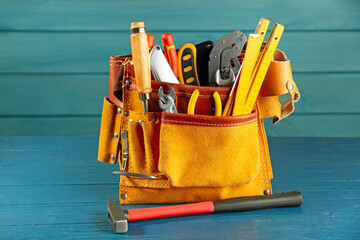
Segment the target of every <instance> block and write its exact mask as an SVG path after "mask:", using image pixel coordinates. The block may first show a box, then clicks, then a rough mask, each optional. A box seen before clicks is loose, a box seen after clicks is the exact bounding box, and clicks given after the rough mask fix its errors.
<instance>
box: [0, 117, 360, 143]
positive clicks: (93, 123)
mask: <svg viewBox="0 0 360 240" xmlns="http://www.w3.org/2000/svg"><path fill="white" fill-rule="evenodd" d="M100 118H101V116H100V115H81V116H77V115H55V116H22V115H20V116H14V117H12V116H6V117H1V118H0V132H1V134H2V135H4V136H98V135H99V131H100V129H99V128H100V127H99V126H100ZM359 122H360V114H357V113H353V114H352V113H350V114H331V113H329V114H303V115H302V114H293V115H291V116H290V117H288V118H286V119H284V120H282V121H281V122H280V123H278V124H277V125H275V126H273V125H272V119H265V129H266V133H267V135H268V136H270V137H314V136H324V137H358V136H359V133H360V125H359Z"/></svg>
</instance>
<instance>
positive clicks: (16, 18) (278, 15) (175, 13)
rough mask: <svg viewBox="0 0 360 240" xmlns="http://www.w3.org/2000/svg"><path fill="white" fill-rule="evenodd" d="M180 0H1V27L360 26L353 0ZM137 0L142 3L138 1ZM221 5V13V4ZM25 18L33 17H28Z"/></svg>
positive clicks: (191, 27) (58, 28)
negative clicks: (264, 20) (266, 22)
mask: <svg viewBox="0 0 360 240" xmlns="http://www.w3.org/2000/svg"><path fill="white" fill-rule="evenodd" d="M221 3H222V4H221V5H219V2H218V1H213V0H211V1H202V0H183V1H165V0H160V1H156V3H154V2H151V1H147V0H138V1H113V0H103V1H99V0H88V1H86V2H85V1H71V0H62V1H61V2H57V1H36V0H19V1H16V4H15V3H14V2H13V1H11V0H3V1H2V7H1V9H0V16H2V17H3V18H4V21H2V22H1V24H0V28H1V29H5V30H45V31H48V30H50V31H53V30H67V31H126V32H128V30H129V23H130V22H133V21H144V22H145V24H146V25H147V26H148V27H149V28H151V29H154V30H156V31H176V30H178V31H179V30H180V31H182V30H195V31H197V30H199V29H202V30H213V29H215V30H226V31H233V30H234V29H236V28H241V29H246V30H253V29H255V27H256V24H257V22H258V21H259V19H260V18H261V17H264V18H268V19H270V20H272V21H274V22H279V23H282V24H283V25H284V26H285V29H289V30H359V26H358V25H357V22H358V21H359V20H360V17H359V14H358V13H359V8H360V4H359V1H357V0H346V1H337V0H318V1H312V0H303V1H288V0H276V1H266V0H254V1H251V2H250V1H247V2H239V1H237V0H225V1H222V2H221ZM139 6H141V7H139ZM220 9H221V13H220V12H219V10H220ZM29 19H31V20H30V21H29Z"/></svg>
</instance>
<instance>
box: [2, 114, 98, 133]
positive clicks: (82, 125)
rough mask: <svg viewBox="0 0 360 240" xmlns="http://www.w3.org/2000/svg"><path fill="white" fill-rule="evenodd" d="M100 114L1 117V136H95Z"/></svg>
mask: <svg viewBox="0 0 360 240" xmlns="http://www.w3.org/2000/svg"><path fill="white" fill-rule="evenodd" d="M100 120H101V117H100V115H96V116H92V115H82V116H75V115H72V116H66V115H64V116H61V115H60V116H58V115H56V116H16V117H10V116H9V117H1V118H0V132H1V135H2V136H52V135H56V136H77V135H79V136H95V135H98V134H99V132H100Z"/></svg>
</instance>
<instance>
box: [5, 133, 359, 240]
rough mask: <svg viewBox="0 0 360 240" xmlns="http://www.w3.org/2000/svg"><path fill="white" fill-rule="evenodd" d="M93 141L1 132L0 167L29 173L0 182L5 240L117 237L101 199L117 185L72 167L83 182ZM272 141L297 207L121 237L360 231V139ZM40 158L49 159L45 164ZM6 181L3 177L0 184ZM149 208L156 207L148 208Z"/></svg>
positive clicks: (172, 223) (180, 222)
mask: <svg viewBox="0 0 360 240" xmlns="http://www.w3.org/2000/svg"><path fill="white" fill-rule="evenodd" d="M96 142H97V139H96V138H95V137H12V138H6V137H0V155H1V156H2V159H4V161H1V162H0V164H1V165H0V169H2V168H3V167H9V168H10V167H15V163H17V165H18V166H17V169H15V170H16V171H18V172H19V176H15V177H12V178H13V179H14V178H18V177H20V178H21V176H26V173H27V172H33V175H32V177H29V178H28V180H29V182H28V184H27V185H0V192H1V193H3V194H1V195H0V206H1V207H0V226H1V227H0V236H2V237H3V238H6V239H19V238H36V239H42V238H43V239H49V238H51V237H56V238H59V237H61V239H74V238H76V239H78V238H86V239H89V238H90V239H91V238H94V239H100V238H114V239H115V238H116V239H117V238H119V235H115V234H113V232H112V229H111V228H110V226H109V224H108V223H107V214H106V199H107V198H108V197H111V198H113V199H115V200H117V198H118V196H117V195H118V189H117V188H118V184H117V183H114V184H111V183H106V184H102V183H98V184H93V183H92V180H90V181H89V182H88V183H87V184H86V183H83V184H77V181H78V180H76V179H74V178H73V177H74V176H73V172H72V171H69V170H70V169H71V168H73V167H75V168H80V167H81V166H83V169H82V171H83V172H84V176H83V177H84V179H87V180H89V179H92V178H93V177H94V176H93V174H94V173H93V172H91V171H88V166H87V165H89V166H95V165H96V164H94V162H95V161H94V162H91V163H90V161H91V160H90V161H89V162H87V161H85V160H84V159H88V160H89V158H91V156H93V155H94V154H95V153H96V149H94V146H95V145H96ZM269 143H270V148H271V154H272V158H273V168H274V176H275V179H274V181H273V187H274V192H282V191H289V190H292V189H295V188H296V189H300V190H301V191H302V193H303V198H304V203H303V205H302V206H301V207H298V208H278V209H268V210H262V211H251V212H239V213H227V214H212V215H201V216H187V217H182V218H172V219H157V220H153V221H146V222H145V221H142V222H133V223H130V224H129V232H128V233H126V234H125V235H122V236H123V237H126V238H135V239H139V238H140V239H141V238H147V239H149V238H154V237H156V239H169V238H171V239H201V238H204V239H219V238H221V239H234V238H238V236H240V235H241V236H242V237H244V238H256V239H269V238H271V239H277V238H286V239H298V238H299V237H300V238H315V239H339V238H346V239H356V237H357V236H359V233H360V232H359V228H358V226H359V224H360V206H359V204H358V201H359V194H358V193H359V188H358V184H357V183H358V182H359V181H360V178H359V176H360V174H359V173H358V172H359V169H360V168H359V166H360V163H359V162H358V161H357V160H358V156H359V151H360V149H359V148H358V146H359V143H360V138H357V139H346V138H345V139H341V138H339V139H315V138H310V139H307V138H271V139H269ZM284 149H286V151H284ZM64 152H67V153H68V154H69V155H73V157H68V155H65V154H64ZM79 154H83V157H80V156H79ZM42 155H43V156H46V155H47V156H48V159H46V158H45V157H41V156H42ZM289 156H291V158H289ZM11 161H12V162H11ZM45 161H48V162H49V163H51V164H44V162H45ZM339 161H341V163H342V164H341V165H339V164H338V163H339ZM32 162H33V165H31V163H32ZM41 162H42V164H41ZM324 162H326V164H324ZM8 164H9V166H8ZM46 168H53V169H56V170H57V171H58V172H59V175H61V174H62V175H63V178H62V179H63V182H62V184H61V181H60V182H57V183H56V184H54V182H53V178H57V177H58V176H57V175H53V174H52V172H51V170H50V171H49V170H47V171H49V172H48V173H49V174H44V172H46V170H45V169H46ZM34 170H36V171H34ZM107 171H108V170H107V169H105V168H99V169H98V175H99V176H102V177H104V179H106V178H107V174H108V172H107ZM35 172H36V173H35ZM36 175H39V176H40V178H42V179H43V181H42V182H41V183H39V184H37V185H35V184H34V183H35V182H32V178H33V179H34V180H36V179H37V176H36ZM0 176H2V173H1V174H0ZM7 178H9V179H10V178H11V177H10V176H8V177H7ZM65 179H67V180H66V181H64V180H65ZM3 180H4V179H0V184H1V183H3ZM72 180H73V183H71V181H72ZM55 181H56V180H55ZM150 206H153V205H147V207H150ZM123 207H124V208H125V209H129V208H139V207H144V206H142V205H137V206H132V205H130V206H129V205H127V206H123ZM259 229H261V230H259ZM89 235H90V237H89ZM200 235H201V236H200Z"/></svg>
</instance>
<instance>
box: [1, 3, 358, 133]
mask: <svg viewBox="0 0 360 240" xmlns="http://www.w3.org/2000/svg"><path fill="white" fill-rule="evenodd" d="M139 6H142V7H141V8H139ZM220 7H221V10H219V9H220ZM220 12H221V13H226V14H220ZM359 12H360V2H359V1H358V0H347V1H337V0H319V1H311V0H304V1H287V0H276V1H266V0H255V1H248V2H246V3H242V2H239V1H236V0H226V1H225V2H222V3H221V4H219V2H217V1H208V2H206V3H205V2H204V1H201V0H192V1H187V0H185V1H170V2H169V1H163V0H160V1H157V2H156V4H155V3H153V2H150V1H145V0H139V1H115V0H104V1H99V0H88V1H83V0H79V1H76V2H74V1H70V0H63V1H39V0H29V1H25V0H19V1H10V0H3V1H2V2H1V8H0V56H1V58H0V86H1V88H0V102H1V103H3V104H1V105H0V123H1V124H0V135H22V134H24V135H77V134H81V135H97V134H98V132H99V122H100V116H99V115H100V113H101V104H102V98H103V97H104V96H106V95H107V74H108V69H109V65H108V64H109V62H108V60H109V56H111V55H118V54H128V53H130V34H129V26H130V23H131V22H133V21H144V22H145V24H146V26H147V31H148V33H152V34H154V35H155V44H159V45H161V38H160V36H161V34H162V33H164V32H171V33H172V34H173V36H174V39H175V45H176V47H178V48H180V47H181V46H182V45H183V44H185V43H187V42H192V43H197V42H202V41H205V40H208V39H209V40H212V41H217V40H218V39H219V38H220V37H221V36H223V35H225V34H226V33H229V32H231V31H233V30H234V29H240V30H241V31H243V32H244V33H245V34H246V35H248V34H249V33H252V32H254V30H255V27H256V24H257V22H258V21H259V19H260V18H261V17H265V18H267V19H269V20H271V24H270V28H271V27H272V26H273V24H274V23H276V22H278V23H280V24H283V25H284V26H285V32H284V34H283V37H282V39H281V41H280V44H279V48H280V49H282V50H284V51H285V52H286V54H287V56H288V58H289V59H290V60H291V64H292V68H293V71H294V79H295V81H296V83H297V84H298V86H299V88H300V90H301V93H302V99H301V101H300V102H299V103H298V104H297V105H296V110H295V113H294V114H295V115H294V116H293V117H294V118H291V119H293V120H294V121H295V122H294V123H290V118H289V119H288V120H289V121H288V120H285V121H283V122H282V123H280V124H281V125H280V124H279V125H278V126H276V127H275V128H272V127H271V128H269V127H268V126H267V132H268V134H269V135H270V136H360V131H359V128H358V127H357V125H358V124H357V123H358V120H359V119H358V116H359V113H360V107H359V104H358V100H357V99H356V97H357V96H358V95H359V90H358V89H359V82H360V81H359V79H360V75H359V74H360V60H359V57H358V56H359V53H360V46H359V44H358V43H359V41H360V32H359V30H360V28H359V27H358V24H357V23H358V22H359V20H360V14H359ZM20 98H21V99H22V100H21V101H19V99H20ZM334 119H336V120H334ZM343 123H346V125H344V124H343ZM349 124H351V125H349Z"/></svg>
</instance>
